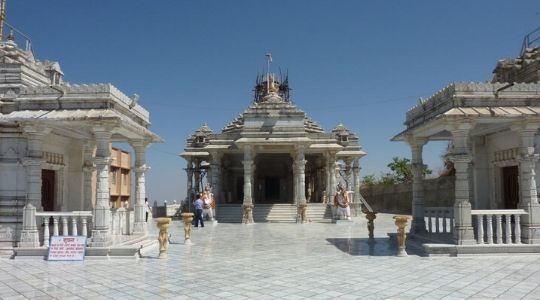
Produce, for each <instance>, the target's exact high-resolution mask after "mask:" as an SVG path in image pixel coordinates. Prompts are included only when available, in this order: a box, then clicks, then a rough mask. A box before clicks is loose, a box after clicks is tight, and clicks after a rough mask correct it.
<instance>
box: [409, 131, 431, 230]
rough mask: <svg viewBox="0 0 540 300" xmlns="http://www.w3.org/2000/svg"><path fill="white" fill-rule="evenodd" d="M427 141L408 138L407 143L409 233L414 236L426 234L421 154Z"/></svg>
mask: <svg viewBox="0 0 540 300" xmlns="http://www.w3.org/2000/svg"><path fill="white" fill-rule="evenodd" d="M426 142H427V140H426V139H425V138H415V137H409V138H408V139H407V143H408V144H409V146H410V147H411V165H412V166H411V168H412V175H413V178H412V198H413V199H412V222H411V228H410V232H411V233H415V234H424V233H427V230H426V221H425V218H424V210H425V204H424V203H425V202H424V168H425V166H424V161H423V158H422V152H423V149H424V145H425V144H426Z"/></svg>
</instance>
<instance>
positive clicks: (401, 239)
mask: <svg viewBox="0 0 540 300" xmlns="http://www.w3.org/2000/svg"><path fill="white" fill-rule="evenodd" d="M394 220H395V223H396V226H397V228H398V230H397V238H398V247H399V248H398V253H397V256H400V257H404V256H407V252H406V251H405V239H406V234H405V226H407V221H408V220H409V217H408V216H394Z"/></svg>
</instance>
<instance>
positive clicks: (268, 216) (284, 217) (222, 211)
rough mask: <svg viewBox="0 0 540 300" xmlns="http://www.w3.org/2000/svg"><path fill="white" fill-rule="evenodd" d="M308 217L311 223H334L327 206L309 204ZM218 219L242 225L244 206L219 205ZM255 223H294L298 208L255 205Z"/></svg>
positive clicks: (288, 205)
mask: <svg viewBox="0 0 540 300" xmlns="http://www.w3.org/2000/svg"><path fill="white" fill-rule="evenodd" d="M306 215H307V218H308V220H309V221H311V222H331V221H332V209H331V207H329V206H327V205H325V204H320V203H312V204H308V209H307V212H306ZM216 218H217V220H218V221H219V222H220V223H240V222H242V205H241V204H221V205H218V209H217V212H216ZM253 221H254V222H255V223H261V222H272V223H294V222H296V206H295V205H291V204H255V206H254V208H253Z"/></svg>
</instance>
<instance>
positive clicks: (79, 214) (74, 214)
mask: <svg viewBox="0 0 540 300" xmlns="http://www.w3.org/2000/svg"><path fill="white" fill-rule="evenodd" d="M89 217H92V212H91V211H66V212H59V211H40V212H36V218H42V221H43V223H42V224H43V246H45V247H49V239H50V229H49V226H50V219H51V218H52V219H53V222H52V226H53V230H52V232H53V236H58V235H60V233H61V234H62V236H70V235H72V236H76V235H78V232H79V230H78V228H79V226H80V228H81V234H82V235H83V236H88V221H87V218H89ZM69 220H71V232H70V231H69ZM39 221H40V220H39V219H38V224H40V222H39ZM60 221H61V222H62V230H61V231H60V228H59V223H60Z"/></svg>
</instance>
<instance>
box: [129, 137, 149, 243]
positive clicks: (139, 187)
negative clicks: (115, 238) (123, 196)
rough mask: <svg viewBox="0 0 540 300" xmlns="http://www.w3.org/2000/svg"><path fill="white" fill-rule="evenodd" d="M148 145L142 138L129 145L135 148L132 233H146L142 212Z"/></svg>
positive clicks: (144, 196)
mask: <svg viewBox="0 0 540 300" xmlns="http://www.w3.org/2000/svg"><path fill="white" fill-rule="evenodd" d="M148 145H149V143H148V142H146V141H143V140H135V141H132V142H131V146H132V147H133V149H134V150H135V170H134V171H135V209H134V214H135V220H134V222H133V234H146V233H147V232H148V228H147V224H146V222H145V214H144V207H145V203H144V200H145V198H146V179H145V173H146V170H148V166H147V165H146V148H147V147H148Z"/></svg>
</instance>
